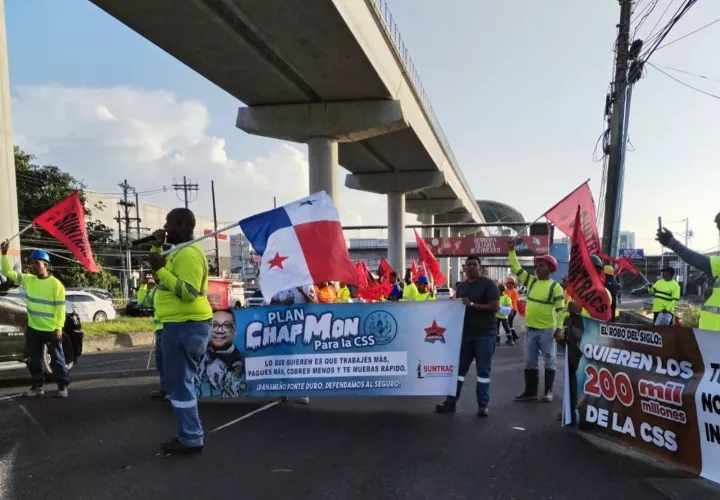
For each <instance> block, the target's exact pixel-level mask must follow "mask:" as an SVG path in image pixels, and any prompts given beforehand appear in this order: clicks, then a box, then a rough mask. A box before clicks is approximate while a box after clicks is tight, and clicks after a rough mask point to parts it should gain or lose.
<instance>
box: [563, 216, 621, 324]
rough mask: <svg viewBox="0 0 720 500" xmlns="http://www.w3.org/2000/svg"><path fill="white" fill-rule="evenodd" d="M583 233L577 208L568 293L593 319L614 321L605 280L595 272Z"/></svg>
mask: <svg viewBox="0 0 720 500" xmlns="http://www.w3.org/2000/svg"><path fill="white" fill-rule="evenodd" d="M585 241H586V240H585V237H584V235H583V232H582V207H578V208H577V212H576V215H575V224H574V229H573V235H572V248H571V249H570V268H569V270H568V277H567V279H568V293H569V294H570V296H571V297H572V298H573V300H574V301H575V302H577V303H578V304H580V305H581V306H582V307H583V308H584V309H585V310H586V311H587V312H588V313H589V314H590V317H591V318H593V319H597V320H600V321H610V320H611V319H612V309H611V308H610V306H611V299H610V296H608V292H607V289H606V288H605V284H604V283H603V279H602V278H601V277H600V275H599V274H598V273H597V271H596V270H595V266H594V265H593V262H592V259H591V254H590V252H589V250H588V247H587V245H586V243H585Z"/></svg>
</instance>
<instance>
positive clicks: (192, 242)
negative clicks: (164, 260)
mask: <svg viewBox="0 0 720 500" xmlns="http://www.w3.org/2000/svg"><path fill="white" fill-rule="evenodd" d="M239 225H240V222H233V223H232V224H230V225H229V226H225V227H221V228H220V229H218V230H217V231H213V232H211V233H208V234H203V235H202V236H198V237H197V238H195V239H193V240H190V241H186V242H185V243H180V244H179V245H175V246H174V247H172V248H171V249H169V250H165V251H164V252H162V253H161V254H160V255H163V256H165V255H168V254H170V253H172V252H176V251H178V250H182V249H183V248H187V247H189V246H190V245H193V244H195V243H197V242H198V241H202V240H206V239H208V238H212V237H213V236H217V235H218V234H220V233H224V232H225V231H230V230H231V229H233V228H235V227H238V226H239Z"/></svg>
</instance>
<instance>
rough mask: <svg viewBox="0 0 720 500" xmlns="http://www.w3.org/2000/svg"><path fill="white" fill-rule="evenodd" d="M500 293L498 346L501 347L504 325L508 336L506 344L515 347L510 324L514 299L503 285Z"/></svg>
mask: <svg viewBox="0 0 720 500" xmlns="http://www.w3.org/2000/svg"><path fill="white" fill-rule="evenodd" d="M498 292H499V293H500V310H499V311H498V312H497V314H496V315H495V317H496V318H497V344H498V345H500V325H502V327H503V330H505V335H506V336H507V340H506V341H505V343H506V344H507V345H515V340H514V339H513V336H512V332H511V330H510V324H509V323H508V318H509V317H510V314H512V299H511V298H510V297H508V296H507V294H506V290H505V287H504V286H503V285H499V286H498Z"/></svg>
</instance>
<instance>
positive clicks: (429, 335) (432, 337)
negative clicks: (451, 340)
mask: <svg viewBox="0 0 720 500" xmlns="http://www.w3.org/2000/svg"><path fill="white" fill-rule="evenodd" d="M445 330H446V328H443V327H441V326H438V324H437V321H435V320H433V322H432V325H430V326H429V327H428V328H425V342H431V343H435V342H437V341H440V342H442V343H443V344H444V343H445Z"/></svg>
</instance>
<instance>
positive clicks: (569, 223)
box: [545, 181, 601, 255]
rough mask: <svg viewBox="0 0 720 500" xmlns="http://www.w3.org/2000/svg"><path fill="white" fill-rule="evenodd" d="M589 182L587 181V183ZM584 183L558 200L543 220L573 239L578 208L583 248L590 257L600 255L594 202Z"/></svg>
mask: <svg viewBox="0 0 720 500" xmlns="http://www.w3.org/2000/svg"><path fill="white" fill-rule="evenodd" d="M588 182H589V181H588ZM588 182H586V183H585V184H583V185H582V186H580V187H579V188H577V189H576V190H575V191H573V192H572V193H570V194H569V195H567V196H566V197H565V198H563V199H562V200H560V201H559V202H558V203H557V204H556V205H555V206H554V207H552V208H551V209H550V210H548V211H547V212H545V218H547V220H549V221H550V222H552V223H553V224H555V226H556V227H557V228H558V229H559V230H560V231H562V232H563V233H565V234H566V235H568V236H570V237H571V238H572V237H574V236H573V235H574V225H575V214H576V213H577V211H578V206H579V207H580V221H581V224H580V226H581V228H582V235H583V238H585V246H586V247H587V250H588V252H590V255H600V248H601V246H600V236H599V234H598V228H597V218H596V216H595V200H593V195H592V192H591V191H590V185H589V184H588Z"/></svg>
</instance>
